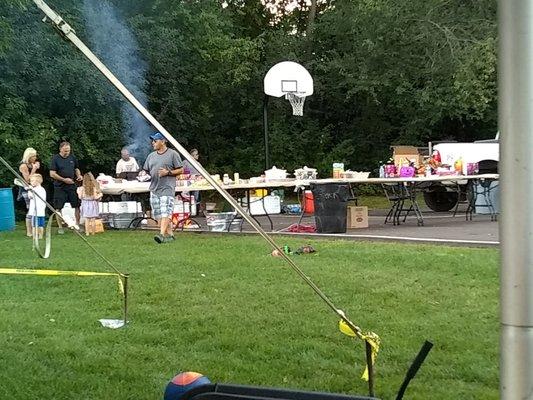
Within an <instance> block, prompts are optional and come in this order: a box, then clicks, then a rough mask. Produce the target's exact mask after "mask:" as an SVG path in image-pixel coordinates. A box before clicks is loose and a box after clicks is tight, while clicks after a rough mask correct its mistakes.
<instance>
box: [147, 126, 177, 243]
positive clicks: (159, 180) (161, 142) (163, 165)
mask: <svg viewBox="0 0 533 400" xmlns="http://www.w3.org/2000/svg"><path fill="white" fill-rule="evenodd" d="M150 139H151V140H152V147H153V148H154V151H153V152H152V153H150V154H148V157H147V158H146V161H145V162H144V166H143V170H145V171H146V172H148V174H150V176H151V181H150V206H151V207H152V217H153V218H155V219H156V220H157V222H158V223H159V233H158V234H157V235H156V236H155V237H154V240H155V241H156V242H157V243H167V242H170V241H172V240H174V235H173V234H172V223H171V218H172V212H173V211H174V198H175V195H176V176H177V175H179V174H181V173H182V172H183V163H182V161H181V157H180V155H179V153H178V152H177V151H175V150H173V149H170V148H168V147H167V141H166V139H165V137H164V136H163V135H162V134H161V133H160V132H155V133H154V134H152V135H150Z"/></svg>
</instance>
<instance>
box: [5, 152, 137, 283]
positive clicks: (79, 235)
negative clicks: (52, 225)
mask: <svg viewBox="0 0 533 400" xmlns="http://www.w3.org/2000/svg"><path fill="white" fill-rule="evenodd" d="M0 162H2V164H4V165H5V166H6V168H7V169H8V170H9V171H10V172H11V173H12V174H13V175H15V177H16V179H18V180H19V181H20V182H25V180H24V178H23V177H22V176H21V175H20V174H19V173H18V172H17V171H16V170H15V169H14V168H13V167H12V166H11V165H10V164H9V163H8V162H7V161H6V160H5V159H4V158H3V157H2V156H0ZM34 195H36V196H37V197H38V198H39V199H41V200H42V201H44V203H45V204H46V207H47V208H48V209H49V210H50V211H52V215H51V216H50V218H53V216H54V215H57V216H59V218H61V220H62V221H63V222H64V223H65V224H66V225H67V226H68V227H69V228H71V224H70V223H69V222H68V221H66V220H65V219H64V218H63V215H61V213H60V212H57V210H56V209H55V208H54V207H52V205H51V204H50V203H48V202H47V201H46V200H44V199H43V198H41V196H39V195H38V194H37V193H35V192H34ZM72 230H73V231H74V232H76V234H77V235H78V237H79V238H80V239H82V240H83V241H84V242H85V244H86V245H87V246H89V247H90V248H91V250H92V251H93V252H94V253H95V254H96V255H97V256H98V257H100V258H101V259H102V260H103V261H104V262H105V263H106V264H107V265H108V266H109V267H111V269H113V271H115V272H116V273H117V274H118V275H120V277H121V278H124V277H125V276H126V275H127V274H124V273H122V272H120V271H119V269H118V268H116V267H115V266H114V265H113V263H111V261H109V260H108V259H107V258H106V257H105V256H104V255H103V254H102V253H100V252H99V251H98V250H97V249H96V248H95V247H94V246H93V245H92V244H91V243H89V241H88V240H87V239H86V238H85V237H84V236H83V235H82V234H81V233H80V232H79V231H78V229H75V228H74V229H72ZM43 258H47V257H43Z"/></svg>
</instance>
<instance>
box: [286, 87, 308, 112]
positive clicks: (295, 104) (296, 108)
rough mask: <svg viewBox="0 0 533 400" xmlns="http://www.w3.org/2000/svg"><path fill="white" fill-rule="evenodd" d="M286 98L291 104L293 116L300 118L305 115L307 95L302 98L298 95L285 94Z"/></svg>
mask: <svg viewBox="0 0 533 400" xmlns="http://www.w3.org/2000/svg"><path fill="white" fill-rule="evenodd" d="M285 98H286V99H287V100H289V102H290V103H291V106H292V115H298V116H300V117H301V116H302V115H304V102H305V95H301V96H300V95H299V94H297V93H293V92H291V93H287V94H285Z"/></svg>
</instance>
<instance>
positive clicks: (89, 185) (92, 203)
mask: <svg viewBox="0 0 533 400" xmlns="http://www.w3.org/2000/svg"><path fill="white" fill-rule="evenodd" d="M78 197H79V198H80V199H81V216H82V217H83V218H85V235H87V236H89V235H94V234H95V233H96V222H95V220H96V218H98V217H99V216H100V213H99V212H98V201H99V200H100V199H101V198H102V192H101V191H100V186H99V185H98V182H96V179H94V176H93V174H91V173H90V172H87V173H86V174H85V175H83V185H82V186H80V187H79V188H78Z"/></svg>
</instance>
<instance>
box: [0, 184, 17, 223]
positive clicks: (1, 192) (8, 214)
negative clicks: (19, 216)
mask: <svg viewBox="0 0 533 400" xmlns="http://www.w3.org/2000/svg"><path fill="white" fill-rule="evenodd" d="M13 229H15V205H14V204H13V190H12V189H11V188H0V231H11V230H13Z"/></svg>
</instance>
